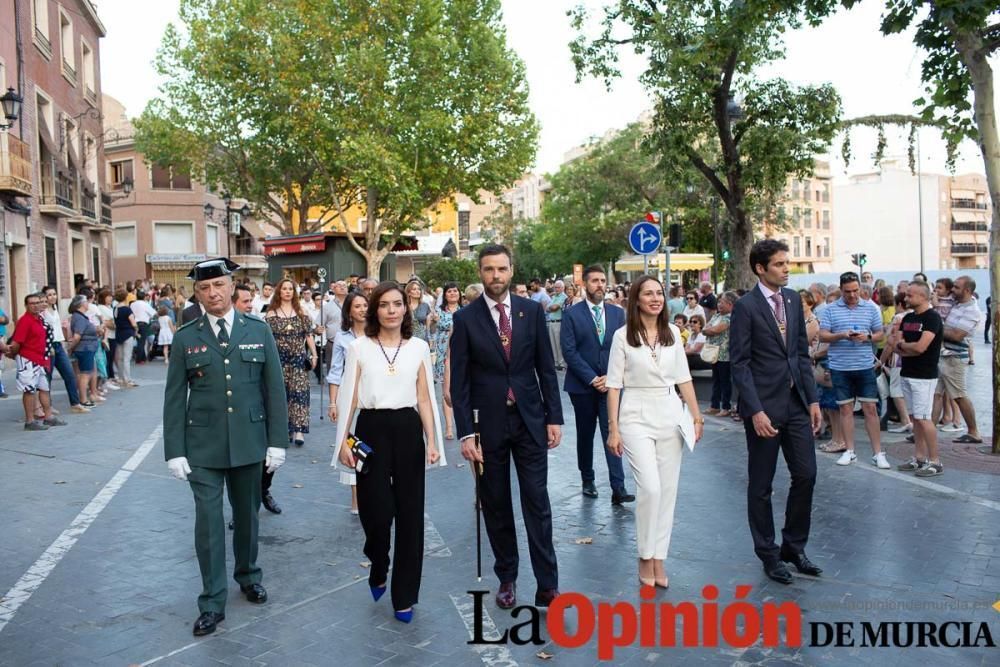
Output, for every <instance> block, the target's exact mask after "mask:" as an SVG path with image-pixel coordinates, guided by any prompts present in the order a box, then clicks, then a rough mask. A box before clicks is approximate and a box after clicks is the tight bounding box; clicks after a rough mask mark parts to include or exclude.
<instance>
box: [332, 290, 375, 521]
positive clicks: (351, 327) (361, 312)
mask: <svg viewBox="0 0 1000 667" xmlns="http://www.w3.org/2000/svg"><path fill="white" fill-rule="evenodd" d="M330 307H331V308H333V307H336V306H334V305H331V306H330ZM341 310H342V312H343V315H342V317H341V320H340V331H338V332H337V335H336V336H335V337H334V338H333V353H332V354H331V355H330V357H331V358H330V372H329V373H327V374H326V382H327V386H329V388H330V407H329V408H327V414H328V415H329V416H330V421H331V422H333V423H336V422H337V393H338V392H339V391H340V381H341V378H343V376H344V362H345V361H346V360H347V348H348V347H349V346H350V345H351V343H353V342H354V341H355V340H357V339H358V338H361V337H362V336H364V335H365V325H366V323H367V322H368V318H367V315H368V299H367V298H365V295H364V294H362V293H361V292H351V293H350V294H348V295H347V296H346V297H344V305H343V306H342V307H341ZM327 335H328V336H329V332H327ZM339 444H340V443H339V442H335V443H334V446H336V445H339ZM337 458H338V457H336V456H334V457H333V465H334V467H336V466H337ZM340 483H341V484H345V485H347V486H350V487H351V514H357V513H358V487H357V483H358V476H357V474H356V473H355V472H354V469H353V468H346V469H345V468H344V467H343V466H341V469H340Z"/></svg>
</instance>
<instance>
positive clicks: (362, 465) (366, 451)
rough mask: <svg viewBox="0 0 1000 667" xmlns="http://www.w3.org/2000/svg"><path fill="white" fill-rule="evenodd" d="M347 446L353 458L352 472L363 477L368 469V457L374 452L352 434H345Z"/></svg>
mask: <svg viewBox="0 0 1000 667" xmlns="http://www.w3.org/2000/svg"><path fill="white" fill-rule="evenodd" d="M347 446H348V447H350V448H351V454H352V455H353V456H354V470H355V471H356V472H359V473H361V474H362V475H364V474H365V473H367V472H368V470H369V469H370V468H369V461H368V457H369V456H370V455H371V454H374V453H375V450H373V449H372V448H371V447H370V446H369V445H368V443H366V442H365V441H364V440H362V439H361V438H359V437H358V436H356V435H354V434H353V433H348V434H347Z"/></svg>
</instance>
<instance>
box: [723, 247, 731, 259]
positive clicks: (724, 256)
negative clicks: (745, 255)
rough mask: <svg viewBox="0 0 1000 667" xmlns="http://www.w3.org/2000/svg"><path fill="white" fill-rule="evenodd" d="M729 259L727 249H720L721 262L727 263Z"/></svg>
mask: <svg viewBox="0 0 1000 667" xmlns="http://www.w3.org/2000/svg"><path fill="white" fill-rule="evenodd" d="M729 257H730V254H729V248H723V249H722V261H723V262H728V261H729Z"/></svg>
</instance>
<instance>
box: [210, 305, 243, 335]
mask: <svg viewBox="0 0 1000 667" xmlns="http://www.w3.org/2000/svg"><path fill="white" fill-rule="evenodd" d="M205 314H206V315H208V323H209V325H211V327H212V333H214V334H215V336H216V338H218V336H219V325H218V324H216V322H218V321H219V320H225V321H226V333H227V334H229V336H230V338H231V337H232V335H233V319H234V318H235V317H236V311H235V310H233V309H232V308H230V309H229V312H227V313H226V314H225V315H223V316H222V317H217V316H216V315H213V314H212V313H205Z"/></svg>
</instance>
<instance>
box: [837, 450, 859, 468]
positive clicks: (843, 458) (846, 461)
mask: <svg viewBox="0 0 1000 667" xmlns="http://www.w3.org/2000/svg"><path fill="white" fill-rule="evenodd" d="M857 460H858V455H857V454H855V453H854V452H852V451H851V450H849V449H848V450H847V451H846V452H844V453H843V454H841V455H840V458H839V459H837V465H839V466H849V465H851V464H852V463H854V462H855V461H857Z"/></svg>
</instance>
